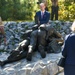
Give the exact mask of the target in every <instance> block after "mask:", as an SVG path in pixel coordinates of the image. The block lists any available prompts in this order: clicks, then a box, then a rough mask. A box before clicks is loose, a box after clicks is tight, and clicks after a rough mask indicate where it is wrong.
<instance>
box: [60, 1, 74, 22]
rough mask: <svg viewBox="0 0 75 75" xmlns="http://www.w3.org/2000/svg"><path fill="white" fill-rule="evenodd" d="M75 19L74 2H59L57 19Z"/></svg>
mask: <svg viewBox="0 0 75 75" xmlns="http://www.w3.org/2000/svg"><path fill="white" fill-rule="evenodd" d="M74 19H75V3H74V2H60V3H59V20H70V21H73V20H74Z"/></svg>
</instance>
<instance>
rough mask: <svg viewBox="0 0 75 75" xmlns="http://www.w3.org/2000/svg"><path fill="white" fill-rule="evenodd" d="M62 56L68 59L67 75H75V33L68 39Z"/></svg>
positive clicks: (65, 71)
mask: <svg viewBox="0 0 75 75" xmlns="http://www.w3.org/2000/svg"><path fill="white" fill-rule="evenodd" d="M62 55H63V56H64V57H66V61H65V67H64V73H65V75H75V33H72V34H70V35H69V36H68V38H67V39H66V41H65V46H64V49H63V52H62Z"/></svg>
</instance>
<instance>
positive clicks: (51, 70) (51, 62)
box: [0, 21, 72, 75]
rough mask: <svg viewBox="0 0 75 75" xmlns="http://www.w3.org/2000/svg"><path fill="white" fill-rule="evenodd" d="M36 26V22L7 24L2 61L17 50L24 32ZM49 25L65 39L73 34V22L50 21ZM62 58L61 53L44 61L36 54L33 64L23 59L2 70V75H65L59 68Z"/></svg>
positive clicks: (0, 54)
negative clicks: (71, 27) (67, 35)
mask: <svg viewBox="0 0 75 75" xmlns="http://www.w3.org/2000/svg"><path fill="white" fill-rule="evenodd" d="M34 24H35V23H34V22H19V23H17V22H14V21H12V22H5V24H4V27H5V32H6V38H7V46H5V45H4V43H1V45H0V50H1V51H2V50H4V51H5V52H1V53H0V60H5V59H6V58H7V57H8V56H9V52H10V51H11V50H13V49H15V48H16V47H17V46H18V44H19V42H21V41H22V40H23V39H22V38H21V36H22V35H23V34H24V32H25V31H26V30H27V29H31V28H32V26H33V25H34ZM49 24H51V25H52V26H53V27H54V28H55V29H56V30H57V31H59V32H60V33H61V34H62V36H63V38H64V37H65V35H66V34H69V33H70V32H71V30H70V26H71V25H72V22H69V21H66V22H63V21H49ZM7 52H8V53H7ZM60 57H61V53H58V54H54V53H50V54H46V58H44V59H42V58H41V56H40V54H39V53H38V52H36V53H35V54H34V55H33V59H32V61H31V62H29V61H26V59H23V60H20V61H18V62H14V63H11V64H7V65H5V67H4V68H0V75H64V74H63V68H60V67H58V66H57V62H58V61H59V58H60Z"/></svg>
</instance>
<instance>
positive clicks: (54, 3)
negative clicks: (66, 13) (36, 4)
mask: <svg viewBox="0 0 75 75" xmlns="http://www.w3.org/2000/svg"><path fill="white" fill-rule="evenodd" d="M51 2H52V7H51V20H53V18H54V16H55V20H58V9H59V7H58V0H51Z"/></svg>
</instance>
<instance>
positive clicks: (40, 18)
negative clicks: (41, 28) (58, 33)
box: [35, 3, 50, 25]
mask: <svg viewBox="0 0 75 75" xmlns="http://www.w3.org/2000/svg"><path fill="white" fill-rule="evenodd" d="M45 8H46V6H45V3H41V4H40V11H38V12H36V15H35V23H36V24H39V25H41V24H47V23H48V22H49V19H50V13H49V12H48V11H46V10H45Z"/></svg>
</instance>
